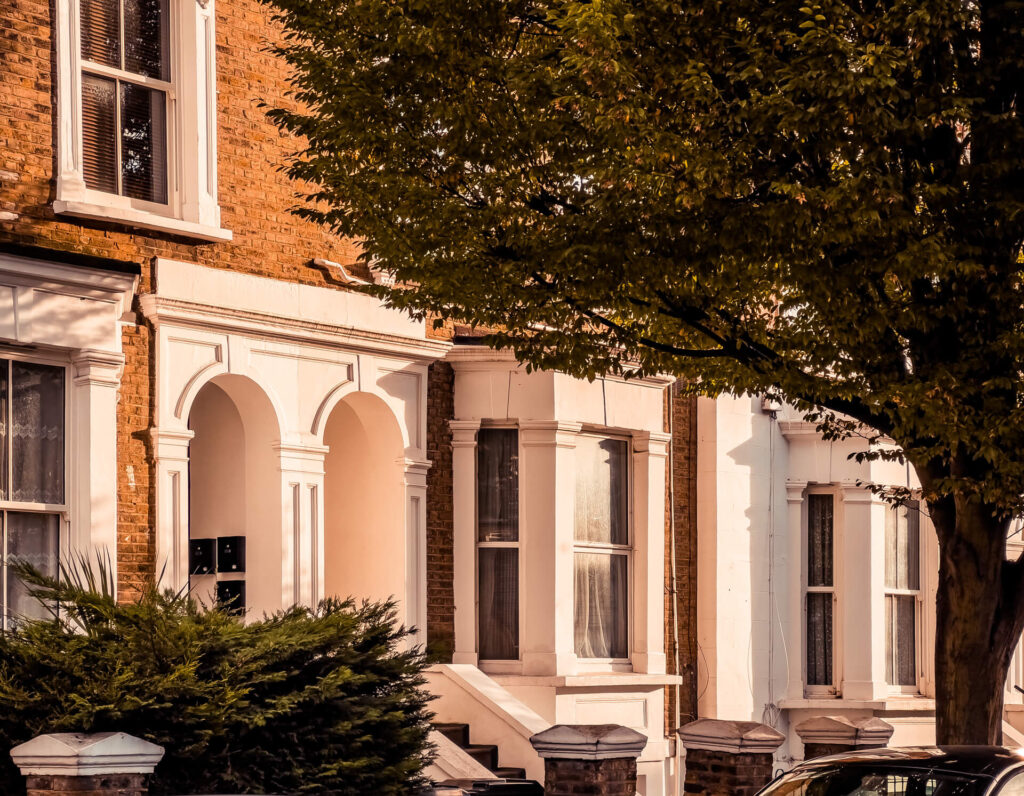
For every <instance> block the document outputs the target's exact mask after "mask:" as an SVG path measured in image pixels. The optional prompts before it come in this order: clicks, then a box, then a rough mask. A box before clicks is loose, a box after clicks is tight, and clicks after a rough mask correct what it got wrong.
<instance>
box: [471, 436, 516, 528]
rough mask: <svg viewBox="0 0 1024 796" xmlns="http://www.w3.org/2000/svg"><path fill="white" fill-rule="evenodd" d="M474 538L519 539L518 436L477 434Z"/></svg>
mask: <svg viewBox="0 0 1024 796" xmlns="http://www.w3.org/2000/svg"><path fill="white" fill-rule="evenodd" d="M476 496H477V499H476V506H477V538H478V539H479V540H480V541H481V542H515V541H517V540H518V539H519V432H518V431H516V430H515V429H514V428H482V429H480V431H479V432H478V433H477V480H476Z"/></svg>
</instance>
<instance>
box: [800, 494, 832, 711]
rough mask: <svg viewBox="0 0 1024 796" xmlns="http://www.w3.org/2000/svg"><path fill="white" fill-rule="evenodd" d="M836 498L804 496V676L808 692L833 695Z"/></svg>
mask: <svg viewBox="0 0 1024 796" xmlns="http://www.w3.org/2000/svg"><path fill="white" fill-rule="evenodd" d="M834 561H835V498H834V496H833V495H831V494H811V495H808V496H807V588H806V595H805V597H806V604H805V615H806V636H805V639H806V645H805V646H806V652H807V655H806V677H805V681H804V682H805V683H806V685H807V687H808V689H809V690H812V691H813V690H818V691H821V690H826V691H830V692H834V690H835V677H834V673H833V655H834V641H833V640H834V635H833V620H834V609H835V567H834Z"/></svg>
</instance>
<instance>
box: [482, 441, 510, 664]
mask: <svg viewBox="0 0 1024 796" xmlns="http://www.w3.org/2000/svg"><path fill="white" fill-rule="evenodd" d="M476 505H477V628H478V636H477V637H478V638H479V645H480V647H479V654H480V658H481V659H483V660H516V659H518V658H519V432H518V431H517V430H516V429H514V428H481V429H480V431H479V432H478V434H477V501H476Z"/></svg>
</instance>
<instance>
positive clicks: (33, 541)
mask: <svg viewBox="0 0 1024 796" xmlns="http://www.w3.org/2000/svg"><path fill="white" fill-rule="evenodd" d="M6 521H7V555H8V556H10V557H11V558H18V559H23V560H25V561H28V562H29V563H30V564H32V565H33V566H34V567H35V568H36V569H38V570H40V571H41V572H45V573H46V574H48V575H56V574H57V561H58V553H59V549H58V540H59V537H60V517H59V516H58V515H56V514H29V513H24V512H17V511H10V512H7V513H6ZM6 598H7V617H8V626H10V623H11V621H12V620H13V621H14V622H17V621H18V619H20V618H22V617H30V618H42V617H45V616H47V613H46V609H45V608H44V607H43V606H41V605H40V604H39V603H38V602H37V601H36V600H35V599H33V598H32V597H30V596H29V594H28V590H27V589H26V588H25V585H24V584H23V583H22V582H21V581H20V580H19V579H18V578H15V577H13V576H9V577H8V578H7V595H6Z"/></svg>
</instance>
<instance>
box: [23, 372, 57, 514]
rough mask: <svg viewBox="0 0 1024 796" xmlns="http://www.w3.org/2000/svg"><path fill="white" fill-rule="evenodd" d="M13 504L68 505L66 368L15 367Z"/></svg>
mask: <svg viewBox="0 0 1024 796" xmlns="http://www.w3.org/2000/svg"><path fill="white" fill-rule="evenodd" d="M11 376H12V378H11V382H12V384H11V390H10V393H11V398H10V403H11V412H10V414H11V425H10V433H11V437H12V440H11V456H12V461H11V463H10V468H11V476H12V479H11V480H12V495H11V498H12V499H13V500H16V501H19V502H25V503H51V504H59V503H63V502H64V368H57V367H52V366H49V365H35V364H30V363H26V362H14V363H12V364H11Z"/></svg>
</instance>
